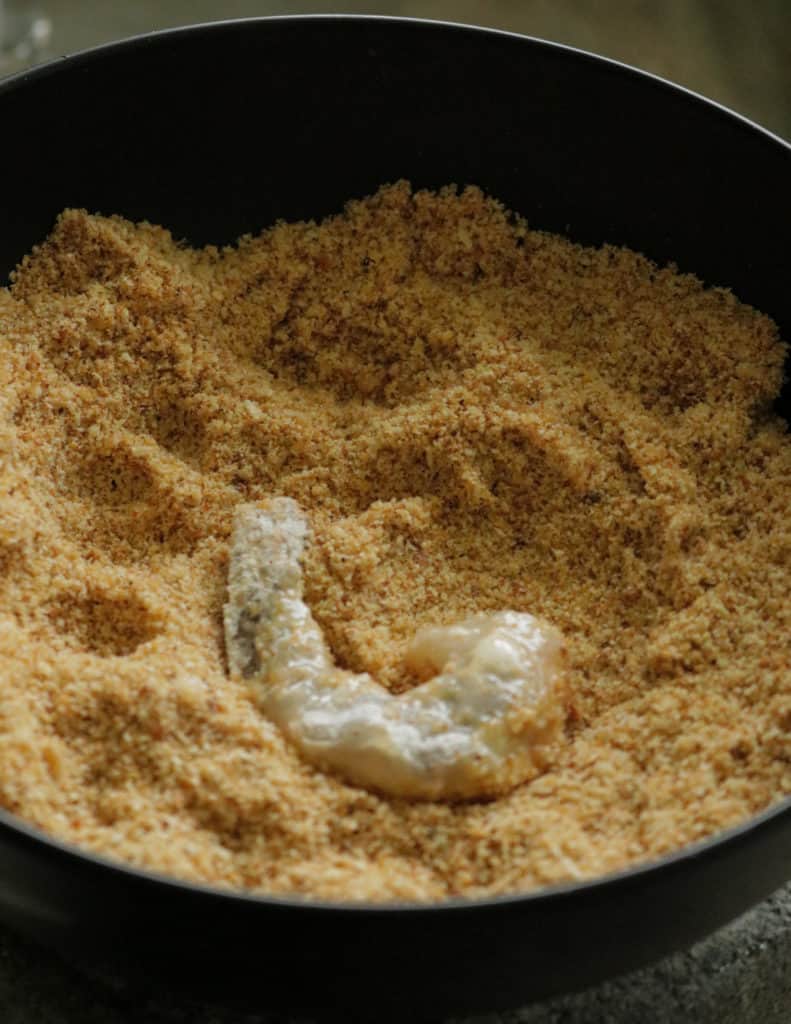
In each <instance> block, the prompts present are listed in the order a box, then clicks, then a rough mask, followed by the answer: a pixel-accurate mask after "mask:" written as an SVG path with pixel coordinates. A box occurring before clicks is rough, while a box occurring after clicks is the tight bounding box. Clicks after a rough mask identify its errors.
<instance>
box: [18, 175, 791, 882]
mask: <svg viewBox="0 0 791 1024" xmlns="http://www.w3.org/2000/svg"><path fill="white" fill-rule="evenodd" d="M783 355H784V348H783V345H782V343H781V342H780V340H779V339H778V337H777V331H776V328H775V326H774V325H773V324H772V322H771V321H770V320H769V319H768V318H767V317H766V316H763V315H762V314H760V313H758V312H756V311H755V310H753V309H751V308H749V307H747V306H744V305H742V304H741V303H740V302H739V301H738V300H737V299H736V298H735V297H734V296H733V295H732V294H731V293H730V292H728V291H726V290H722V289H704V287H703V286H702V284H701V283H700V282H699V281H698V280H697V279H696V278H694V277H691V276H688V275H682V274H679V273H678V272H677V271H676V270H675V269H674V268H659V267H657V266H656V265H654V264H652V263H651V262H649V261H648V260H646V259H645V258H644V257H642V256H640V255H638V254H636V253H634V252H630V251H627V250H624V249H616V248H612V247H604V248H601V249H590V248H583V247H581V246H578V245H574V244H573V243H571V242H569V241H567V240H565V239H563V238H560V237H556V236H553V235H548V234H544V233H541V232H537V231H533V230H529V229H528V227H527V225H526V224H525V223H524V221H522V220H520V219H519V218H517V217H514V216H513V215H510V214H509V213H508V212H507V211H506V210H504V209H503V208H502V206H501V205H500V204H498V203H497V202H496V201H494V200H492V199H490V198H487V197H486V196H484V195H483V194H482V193H481V192H480V191H479V190H477V189H475V188H468V189H465V190H464V191H463V192H461V193H458V192H457V191H456V190H455V189H446V190H443V191H441V192H439V193H430V192H417V193H413V192H412V190H411V189H410V188H409V186H408V185H406V184H404V183H399V184H397V185H394V186H389V187H386V188H383V189H382V190H381V191H380V192H379V193H377V194H376V195H375V196H373V197H371V198H369V199H365V200H363V201H360V202H354V203H351V204H349V206H348V207H347V209H346V211H345V213H344V214H343V215H342V216H338V217H334V218H330V219H328V220H326V221H324V222H323V223H321V224H314V223H301V224H278V225H276V226H275V227H273V228H271V229H269V230H266V231H264V232H263V233H262V234H261V235H260V236H258V237H255V238H252V237H245V238H242V239H241V240H240V241H239V243H238V245H237V246H235V247H233V248H228V249H217V248H214V247H208V248H205V249H202V250H192V249H188V248H185V247H183V246H181V245H178V244H177V243H175V242H174V241H173V239H172V238H171V236H170V235H169V234H168V232H167V231H165V230H163V229H162V228H159V227H153V226H151V225H150V224H139V225H134V224H131V223H128V222H127V221H125V220H122V219H120V218H117V217H100V216H91V215H89V214H87V213H85V212H83V211H77V210H70V211H66V212H65V213H64V214H62V216H61V217H60V218H59V219H58V222H57V224H56V226H55V228H54V231H53V233H52V234H51V236H50V237H49V239H48V240H47V241H46V242H45V243H44V244H42V245H41V246H40V247H38V248H37V249H36V250H35V251H34V252H33V254H32V255H30V256H29V257H27V258H26V259H25V260H24V261H23V262H22V264H21V265H20V267H19V269H18V271H17V273H16V275H15V277H14V281H13V285H12V287H11V288H10V289H9V290H5V291H0V591H1V600H0V805H2V806H3V807H5V808H7V809H8V810H10V811H12V812H14V813H16V814H18V815H20V816H21V817H23V818H25V819H27V820H28V821H31V822H33V823H35V824H36V825H38V826H40V827H41V828H43V829H45V830H46V831H48V832H50V833H52V834H53V835H56V836H58V837H60V838H62V839H65V840H68V841H71V842H74V843H77V844H79V845H81V846H82V847H85V848H89V849H91V850H95V851H99V852H101V853H103V854H108V855H110V856H113V857H117V858H122V859H125V860H127V861H130V862H132V863H133V864H136V865H141V866H144V867H147V868H152V869H157V870H159V871H164V872H167V873H170V874H173V875H176V876H179V877H181V878H186V879H193V880H203V881H207V882H210V883H212V884H215V885H221V886H231V887H244V888H248V889H251V890H255V891H259V892H270V893H289V892H290V893H301V894H306V895H310V896H314V897H322V898H328V899H354V900H393V899H415V900H442V899H445V898H448V897H453V896H458V895H464V896H479V895H484V894H493V893H503V892H511V891H517V890H526V889H531V888H534V887H536V886H541V885H546V884H548V883H554V882H559V881H562V880H566V879H572V878H573V879H577V878H585V877H592V876H596V875H600V874H602V873H605V872H608V871H612V870H614V869H617V868H621V867H624V866H625V865H628V864H630V863H633V862H635V861H640V860H644V859H650V858H655V857H658V856H659V855H661V854H663V853H666V852H667V851H670V850H674V849H676V848H678V847H680V846H682V845H683V844H686V843H689V842H692V841H695V840H698V839H701V838H702V837H704V836H707V835H709V834H711V833H713V832H716V831H717V830H719V829H722V828H723V827H725V826H728V825H731V824H734V823H736V822H738V821H740V820H742V819H743V818H745V817H746V816H748V815H751V814H753V813H755V812H757V811H759V810H761V809H762V808H765V807H767V806H768V805H770V804H771V803H773V802H774V801H777V800H778V799H779V798H780V797H781V796H783V795H784V794H787V793H789V792H791V668H790V666H789V659H790V657H791V650H790V647H791V639H790V638H791V601H789V591H790V589H791V588H790V587H789V576H790V575H791V515H789V508H791V443H789V437H788V434H787V432H786V428H785V427H784V425H783V423H782V422H781V421H780V420H779V419H778V418H776V417H774V416H773V415H772V413H771V400H772V398H773V397H774V396H776V395H777V393H778V391H779V388H780V384H781V374H782V363H783ZM273 495H280V496H285V497H289V498H293V499H294V500H296V501H297V502H298V503H299V504H300V505H301V506H302V507H303V508H304V509H305V510H306V511H307V513H308V515H309V516H310V520H311V530H312V538H313V539H312V543H311V545H310V548H309V551H308V552H307V555H306V562H305V594H306V599H307V601H308V603H309V605H310V607H311V609H312V612H313V615H314V616H315V618H316V619H317V621H318V622H319V624H320V625H321V628H322V629H323V630H324V632H325V635H326V637H327V639H328V642H329V643H330V645H331V648H332V652H333V655H334V657H335V659H336V661H337V663H338V664H339V665H340V666H341V667H343V668H346V669H350V670H353V671H355V672H370V673H371V674H372V675H374V676H375V677H376V678H377V679H379V680H380V681H381V682H382V684H383V685H386V686H387V687H388V688H389V689H391V690H392V691H393V692H402V691H404V690H406V689H408V688H409V687H411V686H413V685H415V683H416V682H417V681H418V680H416V679H415V678H414V677H412V676H410V674H409V672H408V671H407V670H406V668H405V666H404V662H403V656H404V653H405V651H406V648H407V645H408V642H409V640H410V638H411V637H412V635H413V634H414V632H415V631H416V629H418V628H421V627H424V626H430V625H435V624H440V625H441V624H448V623H451V622H454V621H457V620H459V619H464V618H466V617H468V616H470V615H473V614H476V613H482V612H483V613H486V612H495V611H498V610H501V609H512V610H515V611H524V612H529V613H531V614H534V615H537V616H540V617H542V618H545V619H547V620H548V621H550V622H552V623H554V624H555V625H556V626H557V627H558V628H559V629H560V630H561V631H562V632H563V634H564V635H565V637H566V639H567V641H568V646H569V655H570V675H569V692H570V693H571V694H573V702H572V704H571V705H570V707H569V716H568V722H567V727H566V731H567V737H566V740H565V741H564V742H563V743H561V744H558V746H557V749H556V750H555V752H554V754H553V756H552V759H551V763H550V765H549V768H548V770H547V771H546V772H545V773H544V774H543V775H541V776H540V777H538V778H536V779H534V780H533V781H531V782H528V783H527V784H525V785H523V786H521V787H519V788H517V789H515V790H514V791H513V792H511V793H510V794H509V795H507V796H504V797H500V798H499V799H497V800H495V801H491V802H488V803H483V802H480V803H466V804H464V803H462V804H459V803H456V804H453V803H422V804H420V803H408V802H399V801H395V800H386V799H383V798H381V797H378V796H376V795H374V794H372V793H370V792H367V791H365V790H361V789H357V788H354V787H353V786H350V785H347V784H345V783H344V782H342V781H340V780H339V779H336V778H334V777H333V776H331V775H329V774H323V773H321V772H320V771H318V770H316V769H314V768H312V767H311V766H310V765H308V764H306V763H305V762H303V761H302V760H301V759H300V758H299V756H298V755H297V754H296V753H295V751H294V750H293V749H292V748H291V746H290V745H289V744H288V742H287V741H286V740H284V738H283V737H282V735H281V734H280V733H279V731H278V730H277V728H275V726H274V725H272V724H271V723H270V722H269V721H267V719H266V718H265V717H264V716H263V715H262V714H261V713H260V711H259V710H258V709H257V708H256V706H255V704H254V702H253V700H252V699H251V697H250V695H249V694H248V691H247V688H246V687H244V686H242V685H239V684H238V683H234V682H232V681H231V680H230V679H229V677H228V675H227V673H226V663H225V652H224V648H223V641H222V605H223V602H224V601H225V599H226V574H227V567H228V541H229V533H230V528H231V522H232V519H233V515H234V508H235V506H236V505H237V504H238V503H240V502H250V501H257V500H261V499H264V498H268V497H270V496H273Z"/></svg>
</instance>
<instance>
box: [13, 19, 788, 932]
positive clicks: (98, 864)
mask: <svg viewBox="0 0 791 1024" xmlns="http://www.w3.org/2000/svg"><path fill="white" fill-rule="evenodd" d="M320 22H326V23H329V24H333V25H342V24H344V23H379V24H383V25H386V24H395V25H398V26H402V25H403V26H407V27H409V28H411V29H413V30H415V31H441V32H444V33H448V34H459V35H462V34H469V35H472V34H479V35H481V34H483V35H486V36H489V37H500V38H503V39H505V40H510V41H512V42H514V43H515V44H517V45H521V44H525V43H526V44H529V45H530V46H532V47H535V48H536V49H540V50H545V51H554V52H556V53H560V54H564V55H566V56H570V57H572V58H573V59H575V60H579V61H582V62H583V63H590V64H594V65H596V66H598V67H603V68H604V69H606V70H608V71H610V72H612V73H615V74H620V75H625V76H627V77H637V78H639V79H642V80H643V81H645V82H647V83H648V84H651V85H653V86H654V87H656V88H659V89H661V90H663V91H666V92H670V93H673V94H675V95H677V96H679V97H680V98H681V99H683V100H685V101H686V102H692V103H694V104H696V105H700V106H704V107H705V108H706V109H707V110H709V111H710V112H712V113H715V114H716V115H717V116H719V117H724V118H726V119H728V120H729V121H731V122H732V123H734V122H735V123H736V124H737V125H738V126H739V127H740V128H741V129H743V130H746V131H748V132H749V133H750V134H751V135H756V134H757V135H758V136H759V137H761V138H762V140H763V141H764V142H766V143H769V144H770V145H772V146H773V147H776V146H779V147H781V149H783V150H784V151H785V152H786V153H787V154H788V155H789V156H791V142H788V141H786V140H785V139H783V138H782V137H781V136H780V135H777V134H776V133H775V132H773V131H771V130H770V129H768V128H765V127H763V126H762V125H759V124H757V123H756V122H754V121H752V120H751V119H750V118H748V117H746V116H745V115H743V114H740V113H738V112H737V111H734V110H731V109H730V108H728V107H726V106H725V105H724V104H722V103H719V102H718V101H716V100H712V99H709V98H708V97H706V96H704V95H702V94H701V93H698V92H696V91H694V90H692V89H689V88H687V87H686V86H683V85H679V84H677V83H675V82H672V81H671V80H669V79H666V78H663V77H662V76H661V75H657V74H655V73H653V72H650V71H645V70H643V69H641V68H638V67H636V66H634V65H632V64H628V63H626V62H624V61H620V60H616V59H614V58H612V57H605V56H602V55H600V54H597V53H594V52H592V51H590V50H585V49H581V48H579V47H575V46H571V45H569V44H567V43H560V42H555V41H553V40H550V39H544V38H541V37H538V36H531V35H526V34H523V33H519V32H513V31H509V30H505V29H498V28H491V27H488V26H479V25H474V24H468V23H465V22H454V21H446V20H441V19H430V18H416V17H399V16H395V15H373V14H343V13H338V14H295V15H273V16H263V17H252V18H222V19H218V20H216V21H208V22H198V23H195V24H188V25H179V26H173V27H170V28H164V29H157V30H155V31H152V32H142V33H137V34H135V35H132V36H127V37H124V38H122V39H116V40H112V41H110V42H105V43H101V44H99V45H97V46H92V47H88V48H85V49H82V50H76V51H74V52H72V53H69V54H63V55H61V56H57V57H53V58H51V59H50V60H47V61H45V62H42V63H41V64H36V65H34V66H33V67H30V68H26V69H22V70H20V71H17V72H15V73H14V74H12V75H8V76H6V77H4V78H0V101H2V100H3V98H4V97H5V96H7V95H11V94H13V93H14V92H15V91H16V90H17V89H19V88H22V87H24V86H26V85H27V84H28V83H34V84H35V83H36V82H39V81H43V80H45V79H47V78H49V77H50V76H52V75H56V74H57V73H58V72H59V71H60V70H61V69H64V70H65V71H69V70H71V69H73V68H75V67H80V66H85V65H90V64H92V63H93V62H95V61H101V60H103V59H106V58H112V56H113V55H114V54H115V53H119V52H125V51H134V50H136V49H140V48H141V47H144V46H147V45H150V44H152V43H154V44H156V43H160V42H167V41H168V40H169V39H172V38H177V37H182V36H188V35H201V34H211V33H212V32H222V31H228V30H232V29H238V28H239V27H240V26H243V25H257V26H262V27H263V26H265V25H268V24H272V25H279V24H283V23H286V24H306V25H315V24H316V23H320ZM781 819H786V820H788V821H791V794H789V795H787V796H785V797H783V798H781V799H780V800H778V801H776V802H774V803H773V804H771V805H770V806H769V807H767V808H765V809H764V810H763V811H760V812H759V813H758V814H755V815H751V816H750V817H748V818H746V819H744V820H742V821H740V822H738V823H737V824H735V825H732V826H729V827H728V828H726V829H723V830H720V831H718V832H715V833H713V834H712V835H709V836H706V837H705V838H704V839H701V840H698V841H695V842H693V843H688V844H686V845H685V846H682V847H681V848H679V849H677V850H673V851H671V852H669V853H666V854H663V855H662V856H660V857H657V858H653V859H651V860H646V861H640V862H638V863H636V864H632V865H629V866H628V867H626V868H621V869H619V870H616V871H611V872H607V873H605V874H603V875H596V876H593V877H591V878H584V879H579V880H572V881H567V882H561V883H557V884H553V885H547V886H541V887H538V888H536V889H530V890H527V891H524V892H520V891H516V892H508V893H503V894H497V895H491V896H477V897H465V896H458V897H453V898H450V899H446V900H438V901H416V900H392V901H387V902H381V903H376V902H370V901H354V900H345V901H344V900H339V901H334V900H327V899H315V898H313V897H310V896H302V895H300V894H297V893H266V892H257V891H250V890H245V889H235V888H231V887H221V886H219V885H212V884H210V883H208V882H202V881H194V880H187V879H183V878H178V877H176V876H172V875H168V874H166V873H165V872H161V871H157V870H154V869H152V868H147V867H142V866H138V865H134V864H132V863H131V862H128V861H123V860H120V859H115V858H113V857H111V856H108V855H105V854H101V853H97V852H95V851H93V850H90V849H86V848H83V847H81V846H79V845H77V844H76V843H72V842H69V841H67V840H63V839H60V838H58V837H56V836H54V835H50V834H49V833H47V832H45V831H44V830H43V829H41V828H39V827H38V826H36V825H33V824H31V823H29V822H27V821H25V820H24V819H22V818H20V817H18V816H17V815H16V814H14V813H13V812H11V811H7V810H5V809H3V808H0V840H10V841H11V843H13V844H15V845H16V846H22V847H26V848H32V849H35V850H36V851H38V852H46V853H48V854H50V855H52V856H54V857H56V858H58V859H59V860H61V861H62V862H66V863H67V864H74V865H80V866H84V865H90V866H91V867H92V868H94V869H97V870H99V871H101V872H102V873H103V874H105V876H106V877H112V876H115V877H119V876H120V877H121V878H124V879H127V880H129V881H132V882H134V883H135V884H139V885H143V886H146V887H150V888H151V889H152V891H153V890H157V889H159V888H161V887H162V886H163V885H164V886H166V887H169V888H171V889H175V890H178V891H180V892H182V893H183V894H184V895H193V896H196V897H198V898H203V899H209V900H219V901H221V902H223V903H226V904H236V905H240V906H245V907H252V906H263V907H269V908H272V907H277V908H280V909H287V910H289V911H294V912H302V913H309V914H327V913H332V914H335V915H337V914H349V915H353V916H355V917H361V918H363V917H365V918H373V917H379V916H386V917H393V916H401V915H404V914H408V915H409V916H410V917H414V916H420V915H425V914H429V913H430V914H432V915H434V916H436V915H437V914H443V915H456V914H458V913H459V912H466V911H472V910H474V911H477V912H478V913H481V912H485V911H490V912H499V911H504V910H507V909H509V908H511V907H514V906H515V905H518V906H519V907H523V908H525V909H527V908H529V907H531V906H532V907H537V906H541V905H545V904H547V903H556V904H557V903H560V902H561V901H563V902H565V901H566V900H568V899H579V898H580V897H581V896H587V895H591V896H596V895H602V894H603V893H606V892H609V891H615V890H618V891H623V890H625V889H626V888H628V887H631V886H632V885H633V884H639V883H640V882H641V881H642V879H643V878H645V877H646V876H650V877H658V876H659V875H660V874H661V875H669V874H671V873H675V872H676V871H678V870H682V869H683V868H684V867H685V866H686V865H688V864H690V863H693V862H695V861H700V860H703V859H705V858H707V857H708V856H714V855H716V854H717V853H720V852H723V851H726V850H729V849H731V848H733V847H737V846H739V845H740V844H741V843H743V842H746V841H747V840H748V839H750V838H751V837H752V836H753V834H754V833H756V832H761V831H764V830H768V829H771V828H772V827H773V826H774V825H776V824H777V823H778V822H779V821H780V820H781ZM790 875H791V871H790Z"/></svg>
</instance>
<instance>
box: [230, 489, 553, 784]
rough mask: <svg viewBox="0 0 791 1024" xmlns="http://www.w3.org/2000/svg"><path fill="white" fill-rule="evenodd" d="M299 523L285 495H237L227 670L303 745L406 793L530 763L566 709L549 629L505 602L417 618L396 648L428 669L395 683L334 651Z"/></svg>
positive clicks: (482, 780)
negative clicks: (251, 501)
mask: <svg viewBox="0 0 791 1024" xmlns="http://www.w3.org/2000/svg"><path fill="white" fill-rule="evenodd" d="M307 537H308V524H307V520H306V518H305V516H304V514H303V513H302V511H301V509H300V508H299V506H298V505H297V504H296V502H294V501H292V500H291V499H289V498H276V499H273V500H272V501H270V502H269V504H268V505H266V506H265V507H259V506H255V505H244V506H241V507H240V509H239V510H238V511H237V514H236V520H235V524H234V533H233V539H232V544H231V557H230V566H229V580H228V603H227V604H226V605H225V609H224V621H225V638H226V647H227V655H228V663H229V668H230V671H231V674H232V676H234V677H236V678H241V679H243V680H244V681H245V682H246V683H247V684H248V685H249V686H250V687H251V688H252V690H253V692H254V693H255V696H256V699H257V701H258V703H259V706H260V707H261V709H262V710H263V711H264V713H265V714H266V715H267V716H268V717H269V718H270V719H271V720H272V721H273V722H275V723H276V724H277V725H278V726H279V727H280V729H282V731H283V732H284V733H285V734H286V735H287V736H288V737H289V739H290V740H291V741H292V742H293V743H294V744H295V746H296V747H297V748H298V749H299V750H300V752H301V753H302V755H303V756H304V757H305V758H306V759H308V760H310V761H311V762H313V763H315V764H317V765H319V766H321V767H324V768H328V769H331V770H334V771H336V772H338V773H339V774H341V775H342V776H344V777H345V778H346V779H347V780H349V781H350V782H352V783H355V784H357V785H360V786H364V787H366V788H370V789H375V790H378V791H380V792H382V793H385V794H388V795H390V796H396V797H406V798H412V799H415V798H421V799H435V800H441V799H445V800H448V799H470V798H474V797H481V796H487V795H494V794H497V793H502V792H504V791H506V790H508V789H510V788H512V787H513V786H515V785H517V784H518V783H520V782H522V781H524V780H526V779H528V778H530V777H531V776H533V775H535V774H537V773H538V772H539V771H540V770H541V769H542V768H543V767H544V764H545V755H546V752H547V748H548V747H549V746H550V745H551V744H552V743H554V742H555V741H556V740H557V738H558V737H559V735H560V734H561V733H562V730H563V723H564V720H565V708H564V698H565V683H564V671H563V668H564V656H565V651H564V646H563V641H562V637H561V635H560V633H559V632H558V631H557V630H556V629H554V628H553V627H552V626H549V625H548V624H546V623H544V622H541V621H540V620H538V619H536V618H534V617H533V616H532V615H527V614H524V613H520V612H512V611H502V612H496V613H494V614H491V615H484V614H482V615H475V616H473V617H471V618H468V619H465V620H464V621H462V622H459V623H456V624H454V625H451V626H438V627H434V628H429V629H423V630H420V631H419V632H418V633H417V634H416V635H415V637H414V638H413V640H412V642H411V644H410V646H409V649H408V650H407V653H406V662H407V665H408V667H409V668H410V669H411V670H412V671H413V672H414V673H415V674H416V675H417V676H418V678H422V679H425V680H426V681H425V682H423V683H422V684H420V685H418V686H416V687H414V688H413V689H412V690H410V691H409V692H408V693H406V694H403V695H401V696H395V695H393V694H391V693H389V692H388V691H387V690H385V689H384V688H383V687H381V686H380V685H378V684H377V683H376V682H375V680H374V679H373V678H372V677H371V676H370V675H368V674H367V673H353V672H347V671H343V670H341V669H339V668H338V667H337V666H336V665H335V664H334V663H333V660H332V656H331V654H330V651H329V648H328V646H327V643H326V641H325V639H324V636H323V634H322V632H321V629H320V628H319V626H318V624H317V623H316V621H315V620H314V618H313V616H312V614H311V612H310V609H309V608H308V606H307V605H306V604H305V602H304V600H303V596H302V591H303V578H302V565H301V558H302V552H303V550H304V546H305V543H306V541H307Z"/></svg>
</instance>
